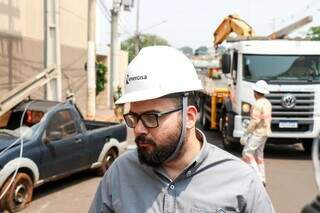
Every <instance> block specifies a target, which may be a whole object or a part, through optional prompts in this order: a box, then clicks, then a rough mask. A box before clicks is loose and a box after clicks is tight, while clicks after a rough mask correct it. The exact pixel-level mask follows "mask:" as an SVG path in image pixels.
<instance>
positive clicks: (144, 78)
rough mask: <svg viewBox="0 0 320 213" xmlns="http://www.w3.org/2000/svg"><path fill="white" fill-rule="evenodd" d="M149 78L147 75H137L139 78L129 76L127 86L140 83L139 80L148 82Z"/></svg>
mask: <svg viewBox="0 0 320 213" xmlns="http://www.w3.org/2000/svg"><path fill="white" fill-rule="evenodd" d="M147 78H148V77H147V75H137V76H131V77H130V76H129V75H127V78H126V84H129V83H130V82H131V81H139V80H146V79H147Z"/></svg>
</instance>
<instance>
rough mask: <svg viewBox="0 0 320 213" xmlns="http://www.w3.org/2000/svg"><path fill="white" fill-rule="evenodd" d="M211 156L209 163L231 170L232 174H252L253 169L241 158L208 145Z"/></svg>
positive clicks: (209, 155)
mask: <svg viewBox="0 0 320 213" xmlns="http://www.w3.org/2000/svg"><path fill="white" fill-rule="evenodd" d="M208 145H209V146H208V147H209V154H208V160H207V163H209V164H215V165H217V166H219V167H221V168H222V169H226V170H230V172H232V173H234V172H244V173H246V174H247V173H251V172H252V169H251V168H250V167H249V166H248V165H247V164H246V163H244V162H243V161H242V160H241V159H240V158H239V157H237V156H234V155H233V154H231V153H229V152H227V151H225V150H223V149H221V148H219V147H217V146H215V145H212V144H208Z"/></svg>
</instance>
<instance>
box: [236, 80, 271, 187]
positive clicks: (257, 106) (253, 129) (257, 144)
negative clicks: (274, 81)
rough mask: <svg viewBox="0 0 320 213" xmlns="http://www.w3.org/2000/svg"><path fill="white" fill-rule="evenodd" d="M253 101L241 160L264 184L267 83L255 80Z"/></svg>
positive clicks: (268, 111) (268, 123) (268, 130)
mask: <svg viewBox="0 0 320 213" xmlns="http://www.w3.org/2000/svg"><path fill="white" fill-rule="evenodd" d="M253 91H254V97H255V99H256V101H255V103H254V104H253V105H252V108H251V114H250V123H249V126H248V128H247V129H246V132H245V134H244V136H243V137H246V136H248V139H247V140H246V143H245V146H244V148H243V151H242V158H243V160H244V161H245V162H246V163H248V164H249V165H250V166H251V167H252V168H253V169H254V170H255V171H256V172H257V174H258V176H259V178H260V180H261V181H262V183H263V184H264V185H265V184H266V172H265V164H264V155H263V153H264V147H265V144H266V141H267V138H268V136H269V135H270V133H271V127H270V126H271V110H272V107H271V103H270V101H269V100H268V99H266V98H265V95H266V94H269V90H268V84H267V83H266V82H265V81H263V80H260V81H257V82H256V84H255V85H254V86H253Z"/></svg>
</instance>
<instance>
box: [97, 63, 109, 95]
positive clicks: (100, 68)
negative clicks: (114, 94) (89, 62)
mask: <svg viewBox="0 0 320 213" xmlns="http://www.w3.org/2000/svg"><path fill="white" fill-rule="evenodd" d="M106 72H107V66H106V65H105V64H104V63H101V62H97V63H96V95H98V94H99V93H100V92H101V91H103V90H104V89H105V84H106V83H107V79H106Z"/></svg>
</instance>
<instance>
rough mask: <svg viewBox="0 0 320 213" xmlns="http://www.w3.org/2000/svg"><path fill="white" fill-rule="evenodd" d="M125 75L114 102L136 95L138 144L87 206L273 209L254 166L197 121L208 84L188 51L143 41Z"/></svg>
mask: <svg viewBox="0 0 320 213" xmlns="http://www.w3.org/2000/svg"><path fill="white" fill-rule="evenodd" d="M126 76H127V78H126V87H125V90H124V94H123V96H121V98H120V99H119V100H118V101H117V102H116V104H119V103H120V104H123V103H130V110H129V112H128V113H126V114H124V120H125V121H126V124H127V126H128V127H130V128H133V131H134V135H135V143H136V145H137V149H136V150H131V151H128V152H127V153H125V154H124V155H122V156H121V157H120V158H118V159H117V160H116V161H114V163H113V164H112V165H111V167H110V169H109V170H108V171H107V173H106V175H105V176H104V177H103V179H102V180H101V183H100V185H99V187H98V189H97V192H96V195H95V198H94V199H93V202H92V204H91V207H90V210H89V212H91V213H98V212H99V213H101V212H117V213H119V212H130V213H135V212H136V213H140V212H177V213H179V212H246V213H249V212H250V213H253V212H259V213H272V212H274V209H273V206H272V203H271V201H270V198H269V196H268V194H267V192H266V190H265V188H264V187H263V185H262V184H261V182H260V181H259V179H258V177H257V176H256V175H253V174H254V172H253V171H252V169H250V167H249V166H247V165H246V164H245V163H244V162H242V161H241V160H240V159H238V158H237V157H235V156H233V155H231V154H229V153H227V152H225V151H223V150H221V149H219V148H218V147H216V146H214V145H212V144H209V143H208V142H207V140H206V136H205V135H204V134H203V133H202V132H201V131H200V130H199V129H197V128H196V120H197V115H198V110H197V104H196V103H197V102H196V96H195V94H194V91H198V90H201V89H202V85H201V81H200V80H199V79H198V76H197V73H196V70H195V68H194V66H193V65H192V63H191V61H190V60H189V59H188V58H187V57H186V56H184V55H183V53H181V52H180V51H178V50H176V49H174V48H172V47H167V46H152V47H146V48H143V49H142V50H141V51H140V52H139V54H138V55H137V56H136V57H135V58H134V59H133V60H132V62H131V63H130V64H129V66H128V71H127V75H126Z"/></svg>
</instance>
